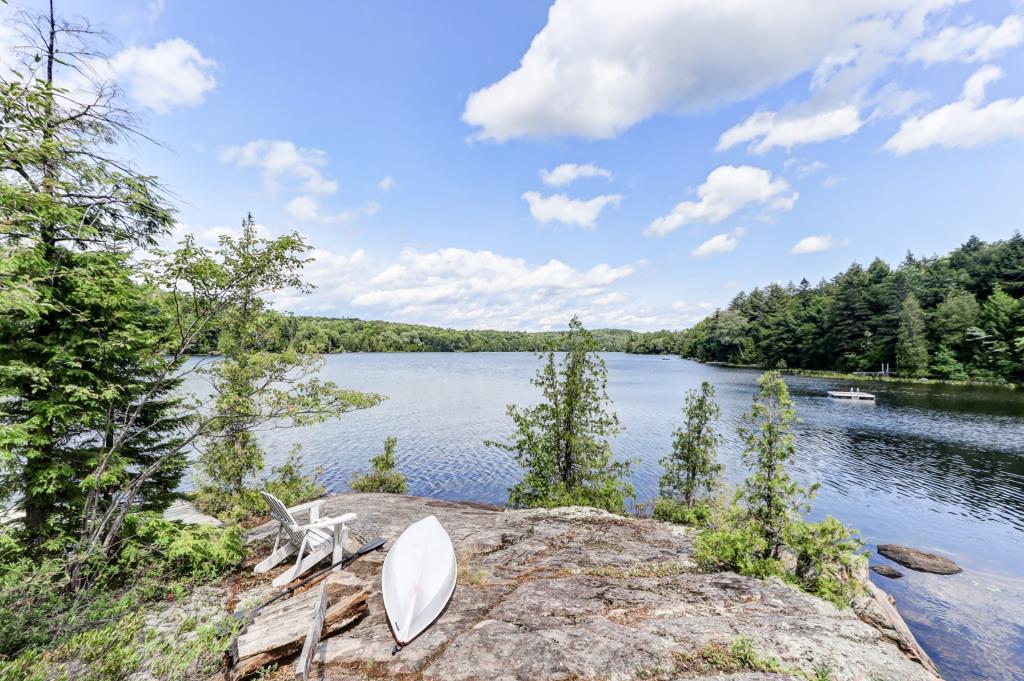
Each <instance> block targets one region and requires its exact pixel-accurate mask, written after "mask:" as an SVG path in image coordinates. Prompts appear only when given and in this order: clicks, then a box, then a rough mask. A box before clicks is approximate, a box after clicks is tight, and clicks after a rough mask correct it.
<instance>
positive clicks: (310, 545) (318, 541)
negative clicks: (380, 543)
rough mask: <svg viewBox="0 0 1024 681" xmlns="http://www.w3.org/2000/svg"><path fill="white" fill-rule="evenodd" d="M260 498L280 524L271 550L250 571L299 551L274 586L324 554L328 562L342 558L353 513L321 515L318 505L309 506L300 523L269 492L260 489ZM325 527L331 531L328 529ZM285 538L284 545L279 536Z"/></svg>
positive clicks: (265, 568)
mask: <svg viewBox="0 0 1024 681" xmlns="http://www.w3.org/2000/svg"><path fill="white" fill-rule="evenodd" d="M260 494H262V495H263V498H264V499H266V500H267V504H269V505H270V515H271V517H273V518H274V520H276V521H277V522H278V523H279V524H280V526H279V527H278V529H277V537H276V538H275V539H274V550H273V552H272V553H271V554H270V555H269V556H268V557H267V558H266V559H265V560H263V561H261V562H260V563H259V564H258V565H257V566H256V567H255V569H254V570H253V572H255V573H256V574H260V573H263V572H267V571H268V570H271V569H273V568H274V567H275V566H276V565H278V564H280V563H281V561H283V560H284V559H285V558H287V557H288V556H290V555H292V554H293V553H296V552H298V554H299V555H298V556H297V557H296V559H295V566H294V567H292V568H291V569H290V570H285V571H284V572H283V573H281V574H280V575H278V577H277V578H275V579H274V581H273V582H272V584H273V585H274V586H283V585H285V584H287V583H288V582H290V581H292V580H293V579H295V578H297V577H298V576H299V575H301V574H302V573H303V572H305V571H306V570H308V569H309V568H311V567H313V566H314V565H316V564H317V563H319V562H320V561H321V560H323V559H324V558H326V557H327V556H331V562H332V563H337V562H338V561H340V560H341V559H342V555H343V553H342V547H343V546H344V545H345V540H346V539H348V525H347V524H346V523H349V522H351V521H353V520H355V519H356V514H355V513H346V514H345V515H343V516H340V517H338V518H328V517H324V518H321V517H320V505H319V504H317V505H315V506H311V507H310V509H309V522H308V523H306V524H305V525H300V524H299V523H297V522H295V518H293V517H292V514H291V513H289V512H288V509H287V508H285V505H284V504H282V503H281V501H280V500H279V499H278V498H277V497H275V496H274V495H273V494H270V493H269V492H260ZM327 530H333V531H332V532H328V531H327ZM282 537H284V539H285V542H284V544H282V543H281V539H282Z"/></svg>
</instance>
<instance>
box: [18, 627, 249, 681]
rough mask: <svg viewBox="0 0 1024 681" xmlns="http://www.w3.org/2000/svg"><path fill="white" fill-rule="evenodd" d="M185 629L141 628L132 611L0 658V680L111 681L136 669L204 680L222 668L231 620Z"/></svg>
mask: <svg viewBox="0 0 1024 681" xmlns="http://www.w3.org/2000/svg"><path fill="white" fill-rule="evenodd" d="M186 629H187V627H186V626H182V627H180V628H179V630H178V631H175V632H173V633H171V634H170V635H163V636H162V635H159V634H157V633H156V632H154V631H147V630H145V629H144V626H143V617H142V613H141V612H134V613H131V614H129V615H125V616H123V617H121V618H118V619H117V620H116V621H114V622H112V623H110V624H106V625H101V626H97V627H95V628H91V629H87V630H85V631H82V632H79V633H76V634H73V635H72V636H70V637H69V638H67V639H64V640H63V641H61V642H60V643H59V644H57V645H55V646H53V647H51V648H49V649H42V648H34V649H30V650H26V651H25V652H23V653H21V654H19V655H18V656H17V657H15V658H14V659H12V660H9V661H7V662H0V681H14V680H15V679H17V680H18V681H71V680H72V679H74V680H75V681H111V680H113V679H128V678H130V677H131V676H133V675H134V674H137V673H138V672H139V671H140V670H144V673H145V675H146V678H152V679H155V680H157V681H180V680H181V679H197V680H198V679H206V678H210V676H211V675H213V674H214V673H216V672H217V671H218V670H220V669H221V668H222V667H223V656H224V651H225V650H226V649H227V647H228V645H229V643H230V640H231V638H232V636H234V635H235V633H236V630H237V622H235V621H234V620H233V618H227V617H225V618H223V620H222V621H218V622H208V623H204V624H202V625H201V626H199V627H197V628H196V627H194V625H193V627H192V628H191V629H189V630H186Z"/></svg>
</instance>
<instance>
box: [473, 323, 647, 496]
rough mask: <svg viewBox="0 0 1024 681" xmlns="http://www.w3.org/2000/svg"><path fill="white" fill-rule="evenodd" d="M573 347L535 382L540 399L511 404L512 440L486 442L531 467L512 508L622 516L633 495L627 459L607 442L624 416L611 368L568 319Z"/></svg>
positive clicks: (515, 493)
mask: <svg viewBox="0 0 1024 681" xmlns="http://www.w3.org/2000/svg"><path fill="white" fill-rule="evenodd" d="M567 346H568V349H567V351H566V353H565V356H564V357H563V358H562V359H561V360H560V361H559V360H558V359H557V358H556V356H555V353H554V352H549V353H548V355H547V359H546V361H545V362H544V364H543V366H542V367H541V368H540V369H539V370H538V371H537V376H536V377H535V378H534V379H533V384H534V385H535V386H537V387H538V388H540V390H541V396H542V400H541V402H540V403H539V404H537V405H536V406H533V407H526V408H520V407H517V406H515V405H509V407H508V415H509V417H510V418H511V419H512V421H513V423H514V424H515V429H516V433H515V435H514V436H513V438H512V441H511V442H507V443H504V442H494V441H487V443H486V444H488V445H489V446H493V447H498V448H500V449H503V450H505V451H508V452H511V453H512V454H513V455H514V456H515V460H516V461H517V462H518V463H519V465H521V466H522V467H523V469H524V473H525V474H524V477H523V479H522V480H521V481H520V482H519V483H517V484H516V485H514V486H513V487H512V488H511V489H510V490H509V504H510V505H511V506H513V507H517V508H529V507H538V506H539V507H553V506H572V505H581V506H593V507H596V508H603V509H605V510H608V511H612V512H614V513H620V512H622V510H623V504H624V503H625V501H626V498H627V497H630V498H631V497H633V494H634V493H633V487H632V485H630V484H628V483H626V482H625V481H624V478H625V477H626V475H627V474H628V473H629V464H628V462H621V461H613V460H612V451H611V445H610V444H609V443H608V438H610V437H612V436H613V435H615V434H616V433H618V432H619V419H618V417H617V416H616V415H615V413H614V412H612V411H610V409H609V400H608V393H607V388H606V386H607V369H606V368H605V364H604V360H603V359H601V357H600V356H599V355H598V354H597V352H596V350H595V343H594V339H593V337H592V336H591V334H590V332H588V331H587V330H586V329H584V328H583V324H581V323H580V320H579V319H578V318H577V317H573V318H572V320H571V321H570V322H569V333H568V337H567Z"/></svg>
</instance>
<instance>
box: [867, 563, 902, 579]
mask: <svg viewBox="0 0 1024 681" xmlns="http://www.w3.org/2000/svg"><path fill="white" fill-rule="evenodd" d="M871 571H872V572H874V573H875V574H876V575H882V576H883V577H888V578H889V579H899V578H900V577H902V576H903V573H902V572H900V571H899V570H897V569H896V568H894V567H893V566H892V565H872V566H871Z"/></svg>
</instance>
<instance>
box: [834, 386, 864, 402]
mask: <svg viewBox="0 0 1024 681" xmlns="http://www.w3.org/2000/svg"><path fill="white" fill-rule="evenodd" d="M828 396H829V397H831V398H832V399H834V400H851V401H853V402H874V401H875V396H874V395H873V394H872V393H866V392H863V391H862V390H861V389H860V388H850V389H849V390H829V391H828Z"/></svg>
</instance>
